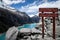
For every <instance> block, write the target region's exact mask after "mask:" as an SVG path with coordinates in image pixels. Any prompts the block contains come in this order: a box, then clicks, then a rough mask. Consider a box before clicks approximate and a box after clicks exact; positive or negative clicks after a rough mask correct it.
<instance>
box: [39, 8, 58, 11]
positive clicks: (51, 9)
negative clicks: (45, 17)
mask: <svg viewBox="0 0 60 40" xmlns="http://www.w3.org/2000/svg"><path fill="white" fill-rule="evenodd" d="M57 11H58V9H57V8H39V12H57Z"/></svg>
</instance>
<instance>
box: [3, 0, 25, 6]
mask: <svg viewBox="0 0 60 40" xmlns="http://www.w3.org/2000/svg"><path fill="white" fill-rule="evenodd" d="M3 2H4V3H6V4H8V5H11V4H17V3H23V2H25V0H3Z"/></svg>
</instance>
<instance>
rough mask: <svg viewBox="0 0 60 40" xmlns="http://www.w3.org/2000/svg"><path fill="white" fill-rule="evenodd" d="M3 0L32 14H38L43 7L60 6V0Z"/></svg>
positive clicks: (17, 8)
mask: <svg viewBox="0 0 60 40" xmlns="http://www.w3.org/2000/svg"><path fill="white" fill-rule="evenodd" d="M3 2H4V3H6V4H7V5H9V6H11V7H13V8H15V9H16V10H19V11H22V12H26V13H27V14H28V15H30V16H34V15H38V14H39V8H41V7H42V8H43V7H56V8H60V0H3Z"/></svg>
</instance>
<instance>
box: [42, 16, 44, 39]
mask: <svg viewBox="0 0 60 40" xmlns="http://www.w3.org/2000/svg"><path fill="white" fill-rule="evenodd" d="M42 38H43V39H44V17H42Z"/></svg>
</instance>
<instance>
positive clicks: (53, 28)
mask: <svg viewBox="0 0 60 40" xmlns="http://www.w3.org/2000/svg"><path fill="white" fill-rule="evenodd" d="M53 39H55V17H53Z"/></svg>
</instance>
